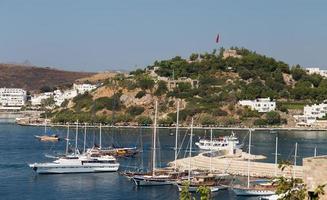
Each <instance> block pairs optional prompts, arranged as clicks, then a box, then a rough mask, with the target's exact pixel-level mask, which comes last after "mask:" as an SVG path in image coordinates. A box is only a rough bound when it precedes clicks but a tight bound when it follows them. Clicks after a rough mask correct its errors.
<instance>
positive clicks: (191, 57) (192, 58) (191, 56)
mask: <svg viewBox="0 0 327 200" xmlns="http://www.w3.org/2000/svg"><path fill="white" fill-rule="evenodd" d="M198 58H199V54H197V53H192V54H191V55H190V60H191V61H195V60H197V59H198Z"/></svg>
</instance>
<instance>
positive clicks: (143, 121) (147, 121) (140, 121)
mask: <svg viewBox="0 0 327 200" xmlns="http://www.w3.org/2000/svg"><path fill="white" fill-rule="evenodd" d="M136 121H137V123H138V124H139V125H150V124H152V119H151V118H150V117H148V116H144V115H141V116H139V117H137V119H136Z"/></svg>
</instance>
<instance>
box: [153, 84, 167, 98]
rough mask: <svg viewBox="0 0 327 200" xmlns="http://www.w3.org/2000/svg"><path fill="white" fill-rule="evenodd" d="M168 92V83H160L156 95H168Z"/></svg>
mask: <svg viewBox="0 0 327 200" xmlns="http://www.w3.org/2000/svg"><path fill="white" fill-rule="evenodd" d="M167 91H168V88H167V83H166V82H165V81H159V82H158V87H157V90H156V91H155V92H154V95H156V96H161V95H163V94H166V92H167Z"/></svg>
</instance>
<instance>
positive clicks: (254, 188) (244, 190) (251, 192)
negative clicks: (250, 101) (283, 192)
mask: <svg viewBox="0 0 327 200" xmlns="http://www.w3.org/2000/svg"><path fill="white" fill-rule="evenodd" d="M251 136H252V130H251V129H250V130H249V150H248V154H249V155H251ZM233 191H234V193H235V194H236V195H237V196H271V195H274V194H275V191H276V187H275V186H274V185H273V184H272V183H271V182H266V181H262V180H259V181H252V182H250V157H249V158H248V176H247V187H244V186H240V185H238V186H233Z"/></svg>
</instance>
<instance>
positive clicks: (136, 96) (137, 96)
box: [135, 90, 146, 99]
mask: <svg viewBox="0 0 327 200" xmlns="http://www.w3.org/2000/svg"><path fill="white" fill-rule="evenodd" d="M145 95H146V93H145V92H144V91H143V90H141V91H139V92H138V93H137V94H136V95H135V98H137V99H140V98H142V97H144V96H145Z"/></svg>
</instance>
